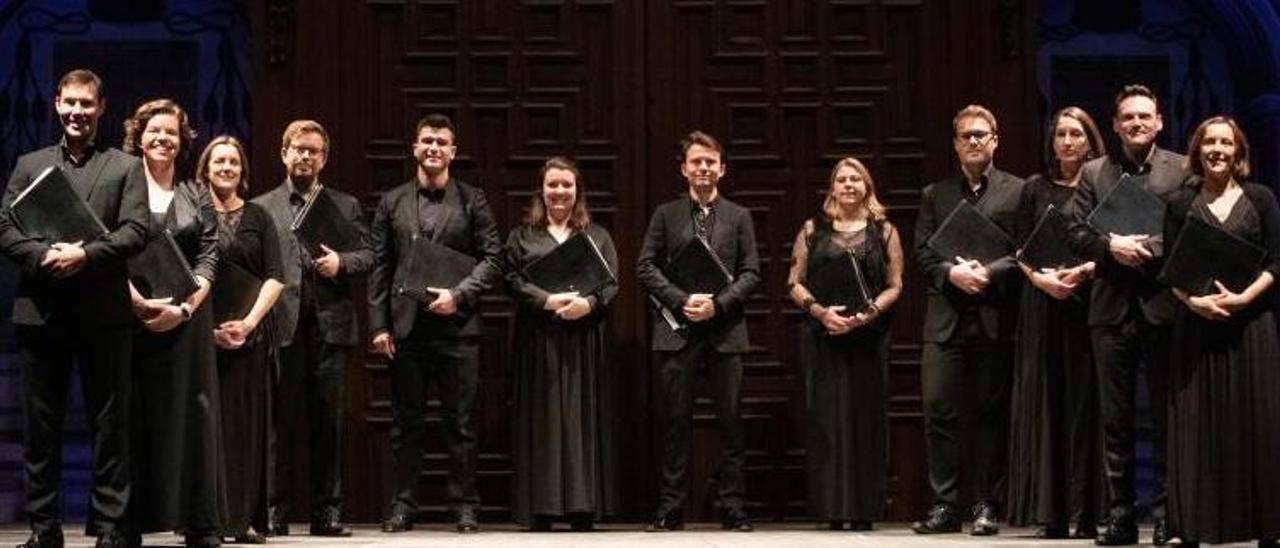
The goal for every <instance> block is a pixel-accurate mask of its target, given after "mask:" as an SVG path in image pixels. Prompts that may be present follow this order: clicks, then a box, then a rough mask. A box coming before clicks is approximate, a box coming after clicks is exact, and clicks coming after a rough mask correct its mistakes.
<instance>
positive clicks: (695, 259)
mask: <svg viewBox="0 0 1280 548" xmlns="http://www.w3.org/2000/svg"><path fill="white" fill-rule="evenodd" d="M664 272H665V274H666V275H667V279H669V280H671V283H674V284H676V287H679V288H680V289H681V290H682V291H684V292H685V293H691V294H692V293H707V294H710V295H715V294H717V293H719V292H720V291H721V290H723V289H724V288H726V287H729V284H731V283H733V273H732V272H730V271H729V268H728V267H726V266H725V264H724V262H723V261H721V260H720V257H719V256H717V255H716V252H715V251H713V250H712V249H711V246H710V245H708V244H707V241H706V240H703V239H702V238H697V237H695V238H693V239H692V240H689V243H687V244H685V246H684V247H682V248H680V251H678V252H676V254H675V257H672V259H671V262H670V263H667V268H666V270H665V271H664Z"/></svg>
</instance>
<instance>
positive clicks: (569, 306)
mask: <svg viewBox="0 0 1280 548" xmlns="http://www.w3.org/2000/svg"><path fill="white" fill-rule="evenodd" d="M542 309H543V310H550V311H552V312H555V314H556V317H558V318H560V319H562V320H576V319H578V318H581V317H583V316H586V315H587V314H588V313H590V312H591V301H588V300H587V299H586V297H582V296H580V295H578V292H577V291H569V292H565V293H552V294H550V295H548V296H547V300H546V302H544V303H542Z"/></svg>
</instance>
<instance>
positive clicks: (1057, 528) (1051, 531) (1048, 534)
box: [1035, 525, 1093, 539]
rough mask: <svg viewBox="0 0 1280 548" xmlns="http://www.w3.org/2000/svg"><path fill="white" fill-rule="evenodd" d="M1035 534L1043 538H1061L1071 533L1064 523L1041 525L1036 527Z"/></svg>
mask: <svg viewBox="0 0 1280 548" xmlns="http://www.w3.org/2000/svg"><path fill="white" fill-rule="evenodd" d="M1035 536H1036V538H1043V539H1063V538H1067V537H1070V536H1071V535H1070V531H1069V530H1068V529H1067V526H1066V525H1041V526H1040V527H1039V528H1037V529H1036V535H1035ZM1089 538H1093V537H1089Z"/></svg>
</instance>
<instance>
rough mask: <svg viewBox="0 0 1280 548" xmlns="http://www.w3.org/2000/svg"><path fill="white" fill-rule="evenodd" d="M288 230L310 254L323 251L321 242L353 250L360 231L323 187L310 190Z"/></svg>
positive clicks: (342, 250)
mask: <svg viewBox="0 0 1280 548" xmlns="http://www.w3.org/2000/svg"><path fill="white" fill-rule="evenodd" d="M289 230H292V231H293V233H294V234H297V235H298V241H299V242H301V243H302V245H303V246H304V247H306V248H307V253H310V254H311V256H312V257H319V256H320V255H323V254H324V252H323V251H321V250H320V245H321V244H324V245H325V246H328V248H329V249H332V250H334V251H335V252H338V253H345V252H348V251H354V250H356V249H357V248H359V247H360V232H359V231H358V230H356V226H355V225H354V224H352V223H351V221H349V220H347V218H346V217H344V216H343V215H342V210H341V209H339V208H338V203H337V202H334V201H333V196H330V195H329V193H328V192H325V191H324V188H323V187H320V188H317V189H316V190H315V191H314V192H313V193H312V196H311V197H310V199H308V200H307V203H306V204H305V205H303V206H302V211H299V212H298V216H297V217H295V218H294V219H293V225H292V226H290V227H289Z"/></svg>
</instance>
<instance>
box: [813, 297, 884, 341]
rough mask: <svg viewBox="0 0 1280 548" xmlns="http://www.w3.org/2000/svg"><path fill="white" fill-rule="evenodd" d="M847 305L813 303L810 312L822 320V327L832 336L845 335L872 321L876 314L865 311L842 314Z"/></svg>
mask: <svg viewBox="0 0 1280 548" xmlns="http://www.w3.org/2000/svg"><path fill="white" fill-rule="evenodd" d="M844 311H845V306H844V305H842V304H838V305H833V306H821V305H813V306H812V307H810V312H809V313H810V314H812V315H813V317H815V318H817V319H818V321H819V322H822V327H823V328H824V329H826V330H827V334H828V335H831V336H837V335H844V334H845V333H848V332H850V331H853V330H854V329H857V328H859V327H861V326H864V325H867V324H869V323H871V320H872V319H873V317H874V316H872V314H870V313H868V312H866V311H863V312H858V313H857V314H854V315H852V316H846V315H844V314H842V312H844Z"/></svg>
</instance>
